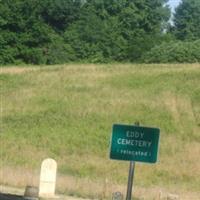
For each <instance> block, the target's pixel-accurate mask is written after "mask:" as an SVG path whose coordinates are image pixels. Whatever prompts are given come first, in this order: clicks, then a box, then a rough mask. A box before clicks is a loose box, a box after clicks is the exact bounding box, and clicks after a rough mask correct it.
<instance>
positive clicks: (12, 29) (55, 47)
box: [0, 0, 200, 64]
mask: <svg viewBox="0 0 200 200" xmlns="http://www.w3.org/2000/svg"><path fill="white" fill-rule="evenodd" d="M167 1H168V0H42V1H41V0H0V64H9V63H14V64H20V63H31V64H55V63H65V62H112V61H123V62H124V61H125V62H126V61H131V62H140V61H141V60H142V57H144V56H143V55H146V54H147V52H148V51H150V50H151V49H152V48H154V47H155V46H156V45H160V44H161V43H162V42H164V41H168V40H169V38H171V37H169V34H166V30H167V27H168V20H169V17H170V10H169V8H168V6H167V5H166V3H167ZM192 3H194V5H192ZM199 4H200V2H199V0H183V3H182V4H181V5H180V6H179V7H178V8H177V13H176V15H175V23H174V27H173V28H171V30H173V31H172V34H171V35H175V37H177V38H178V39H181V40H185V39H198V38H199V37H200V36H199V34H200V32H199V31H200V28H199V23H200V19H199V18H200V14H199V13H200V12H199V7H200V6H199ZM191 16H192V17H191ZM183 18H184V19H183Z"/></svg>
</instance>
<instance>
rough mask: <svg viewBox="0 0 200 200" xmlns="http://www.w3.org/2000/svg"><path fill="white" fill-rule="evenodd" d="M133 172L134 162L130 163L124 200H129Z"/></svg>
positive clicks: (137, 123)
mask: <svg viewBox="0 0 200 200" xmlns="http://www.w3.org/2000/svg"><path fill="white" fill-rule="evenodd" d="M135 125H136V126H139V125H140V123H139V122H135ZM134 172H135V161H130V165H129V174H128V185H127V192H126V200H131V196H132V189H133V179H134Z"/></svg>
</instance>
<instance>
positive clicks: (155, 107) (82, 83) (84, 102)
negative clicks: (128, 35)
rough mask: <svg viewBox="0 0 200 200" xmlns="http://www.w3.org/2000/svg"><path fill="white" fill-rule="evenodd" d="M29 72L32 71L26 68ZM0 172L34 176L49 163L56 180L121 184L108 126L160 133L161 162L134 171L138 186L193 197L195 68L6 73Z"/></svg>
mask: <svg viewBox="0 0 200 200" xmlns="http://www.w3.org/2000/svg"><path fill="white" fill-rule="evenodd" d="M31 68H34V67H31ZM5 69H6V67H4V68H2V70H1V74H0V80H1V107H2V113H1V121H2V126H1V129H2V131H1V134H0V141H1V154H0V160H1V162H0V167H1V168H4V167H6V166H9V167H13V168H15V167H19V168H21V169H23V168H26V169H38V168H40V163H41V161H42V160H43V159H44V158H46V157H52V158H54V159H56V160H57V162H58V171H59V173H60V174H61V175H70V176H72V177H75V178H80V179H82V178H83V179H84V178H87V179H89V180H91V181H94V182H95V181H98V180H99V181H104V180H105V179H106V178H107V179H108V180H110V182H112V183H115V184H122V185H124V184H126V181H127V168H128V163H127V162H120V161H111V160H109V158H108V155H109V140H110V135H111V129H112V124H113V123H126V124H133V123H134V122H135V121H139V122H140V123H141V124H142V125H145V126H153V127H159V128H160V129H161V141H160V154H159V163H158V164H156V165H148V164H147V165H145V164H137V168H136V175H135V176H136V178H135V179H136V184H137V185H138V186H141V187H153V186H159V187H164V188H170V187H171V188H174V187H175V188H179V189H180V188H181V189H182V190H185V191H187V190H189V191H194V192H195V191H196V192H197V191H198V189H199V185H200V156H199V155H200V65H198V64H195V65H130V64H126V65H119V64H116V65H66V66H65V65H62V66H45V67H37V68H36V70H34V71H25V72H23V71H22V72H20V73H15V70H13V72H12V68H11V70H10V72H9V73H8V72H5V73H4V70H5Z"/></svg>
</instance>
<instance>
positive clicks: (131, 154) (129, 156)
mask: <svg viewBox="0 0 200 200" xmlns="http://www.w3.org/2000/svg"><path fill="white" fill-rule="evenodd" d="M159 135H160V130H159V129H158V128H148V127H142V126H131V125H120V124H114V125H113V130H112V137H111V148H110V158H111V159H116V160H129V161H139V162H148V163H155V162H156V161H157V154H158V143H159Z"/></svg>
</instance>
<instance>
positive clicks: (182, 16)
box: [174, 0, 200, 40]
mask: <svg viewBox="0 0 200 200" xmlns="http://www.w3.org/2000/svg"><path fill="white" fill-rule="evenodd" d="M174 33H175V36H176V37H177V39H180V40H196V39H199V38H200V0H182V2H181V3H180V5H179V6H178V7H177V9H176V13H175V16H174Z"/></svg>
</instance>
